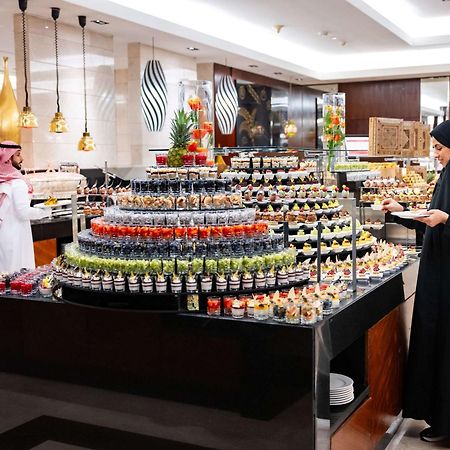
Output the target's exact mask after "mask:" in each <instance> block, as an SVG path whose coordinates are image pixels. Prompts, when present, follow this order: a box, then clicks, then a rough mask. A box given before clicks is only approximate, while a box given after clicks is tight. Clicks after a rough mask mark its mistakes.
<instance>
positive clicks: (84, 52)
mask: <svg viewBox="0 0 450 450" xmlns="http://www.w3.org/2000/svg"><path fill="white" fill-rule="evenodd" d="M81 32H82V42H83V82H84V131H85V133H87V130H88V129H87V123H88V118H87V96H86V42H85V33H84V27H82V28H81Z"/></svg>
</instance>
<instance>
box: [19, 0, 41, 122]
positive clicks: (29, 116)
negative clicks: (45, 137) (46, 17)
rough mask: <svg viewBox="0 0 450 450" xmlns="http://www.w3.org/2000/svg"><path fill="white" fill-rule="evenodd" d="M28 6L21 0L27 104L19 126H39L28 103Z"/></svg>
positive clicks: (25, 0)
mask: <svg viewBox="0 0 450 450" xmlns="http://www.w3.org/2000/svg"><path fill="white" fill-rule="evenodd" d="M27 6H28V2H27V0H19V8H20V10H21V11H22V43H23V72H24V78H25V106H24V107H23V111H22V112H21V113H20V114H19V127H20V128H36V127H37V126H38V121H37V119H36V116H35V115H34V114H33V111H31V106H30V105H29V104H28V75H27V73H28V69H27V33H26V31H27V30H26V19H25V11H26V10H27Z"/></svg>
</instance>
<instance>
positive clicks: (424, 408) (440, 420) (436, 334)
mask: <svg viewBox="0 0 450 450" xmlns="http://www.w3.org/2000/svg"><path fill="white" fill-rule="evenodd" d="M431 136H432V138H431V142H432V145H433V148H434V152H435V157H436V159H437V160H438V161H439V162H440V163H441V165H442V167H443V169H442V172H441V175H440V177H439V180H438V181H437V183H436V187H435V190H434V193H433V197H432V199H431V204H430V209H429V211H428V214H429V215H428V216H427V217H423V216H422V217H415V218H414V220H413V221H411V220H409V221H408V220H405V219H397V221H399V222H400V223H402V224H405V225H406V226H408V228H416V229H417V230H419V231H420V230H422V231H424V232H425V235H424V241H423V248H422V254H421V260H420V268H419V275H418V278H417V288H416V297H415V303H414V312H413V319H412V327H411V338H410V345H409V354H408V365H407V374H406V382H405V392H404V401H403V417H410V418H413V419H418V420H425V421H426V422H427V423H428V425H430V427H429V428H426V429H425V430H423V431H422V432H421V433H420V438H421V439H422V440H424V441H427V442H437V441H440V440H444V439H446V438H447V437H449V436H450V382H449V380H450V292H449V285H450V220H449V214H450V168H447V166H448V163H449V161H450V120H447V121H445V122H443V123H441V124H439V125H438V126H437V127H436V128H434V129H433V131H431ZM449 167H450V166H449ZM403 209H404V208H403V206H401V205H400V204H399V203H398V202H396V201H395V200H392V199H386V200H384V201H383V202H382V210H383V211H384V212H399V211H403Z"/></svg>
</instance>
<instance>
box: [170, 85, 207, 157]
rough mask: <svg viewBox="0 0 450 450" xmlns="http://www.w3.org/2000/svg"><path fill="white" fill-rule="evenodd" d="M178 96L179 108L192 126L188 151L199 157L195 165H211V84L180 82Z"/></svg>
mask: <svg viewBox="0 0 450 450" xmlns="http://www.w3.org/2000/svg"><path fill="white" fill-rule="evenodd" d="M178 95H179V108H180V109H184V110H185V111H186V112H187V113H189V114H190V115H191V119H192V124H193V125H192V130H191V138H192V140H191V145H189V146H188V150H190V151H193V152H195V153H196V155H199V157H196V158H195V162H196V164H197V165H205V164H206V165H212V164H213V163H214V154H213V147H214V124H213V108H212V82H211V81H205V80H183V81H180V82H179V83H178ZM200 155H201V156H200ZM205 156H206V158H205Z"/></svg>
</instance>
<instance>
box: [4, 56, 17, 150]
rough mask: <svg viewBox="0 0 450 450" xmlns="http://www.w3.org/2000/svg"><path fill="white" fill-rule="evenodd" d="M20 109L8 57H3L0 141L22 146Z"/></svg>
mask: <svg viewBox="0 0 450 450" xmlns="http://www.w3.org/2000/svg"><path fill="white" fill-rule="evenodd" d="M18 120H19V109H18V108H17V102H16V97H15V96H14V91H13V88H12V86H11V81H10V79H9V71H8V57H7V56H4V57H3V87H2V91H1V93H0V141H14V142H17V143H18V144H20V128H19V126H18Z"/></svg>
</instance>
